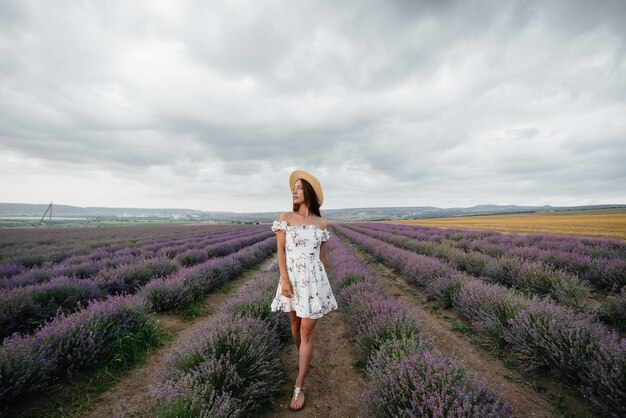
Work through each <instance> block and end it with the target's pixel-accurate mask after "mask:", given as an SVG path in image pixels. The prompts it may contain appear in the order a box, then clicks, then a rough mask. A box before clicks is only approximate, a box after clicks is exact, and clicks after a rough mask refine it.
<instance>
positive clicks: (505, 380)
mask: <svg viewBox="0 0 626 418" xmlns="http://www.w3.org/2000/svg"><path fill="white" fill-rule="evenodd" d="M345 242H346V243H347V244H348V245H349V246H350V247H351V248H352V249H353V250H354V251H355V254H356V255H357V256H358V257H360V258H361V259H362V260H363V261H365V262H366V263H367V264H368V265H369V266H370V267H371V268H372V271H373V272H374V273H375V274H376V275H377V276H378V277H379V278H380V283H381V285H382V286H383V288H384V289H385V291H386V292H387V293H388V294H390V295H393V296H394V297H396V298H398V299H400V300H401V301H402V302H404V303H406V304H407V305H408V306H411V307H413V308H415V309H416V310H417V311H418V312H419V314H420V315H421V317H422V318H423V321H422V325H423V327H424V330H425V331H426V333H427V334H428V335H430V336H432V339H433V342H434V343H435V344H436V346H437V348H439V350H441V351H442V352H443V353H445V354H447V355H448V356H450V357H453V358H457V359H461V360H462V361H464V362H465V363H466V364H467V366H468V367H469V368H470V369H471V370H472V371H474V373H475V374H476V375H477V376H479V377H482V378H485V379H486V380H487V383H488V385H489V387H490V388H491V389H492V390H493V391H494V392H496V393H498V394H500V395H501V396H502V397H503V398H504V399H505V400H506V401H507V402H508V403H509V404H510V405H511V407H512V408H513V413H514V414H515V416H519V417H557V416H559V414H558V413H556V412H555V411H554V408H553V407H552V405H550V403H549V402H548V401H547V400H545V399H544V397H543V396H542V394H540V393H538V392H536V391H535V390H533V389H531V388H529V387H527V386H524V385H523V384H520V383H515V381H517V382H525V381H526V380H527V379H526V378H525V377H524V376H522V375H520V374H519V373H518V372H516V371H515V370H511V369H508V368H506V367H504V365H502V363H501V361H499V360H498V359H496V358H494V357H493V356H492V355H491V354H489V353H487V352H486V351H485V350H483V349H480V348H478V347H476V346H475V345H474V343H472V342H471V341H470V339H469V337H467V336H465V335H462V334H460V333H458V332H456V331H454V330H452V325H451V324H449V323H447V322H445V321H444V320H443V319H441V318H440V317H438V316H437V315H436V314H435V313H433V312H431V309H429V307H428V306H427V304H426V301H425V299H424V297H423V296H422V295H421V294H420V293H419V292H418V291H417V290H416V289H415V288H414V287H412V286H410V285H409V284H407V283H406V282H405V281H404V280H402V279H401V278H400V277H399V276H398V275H397V274H395V273H394V272H393V270H392V269H390V268H388V267H386V266H384V265H383V264H381V263H379V262H378V261H376V260H375V259H374V258H373V257H371V256H370V255H368V254H365V253H364V252H363V251H362V250H360V249H359V248H357V247H356V246H355V245H354V244H352V243H351V242H350V241H348V240H345ZM448 313H449V312H448V311H446V314H448ZM505 376H506V377H505Z"/></svg>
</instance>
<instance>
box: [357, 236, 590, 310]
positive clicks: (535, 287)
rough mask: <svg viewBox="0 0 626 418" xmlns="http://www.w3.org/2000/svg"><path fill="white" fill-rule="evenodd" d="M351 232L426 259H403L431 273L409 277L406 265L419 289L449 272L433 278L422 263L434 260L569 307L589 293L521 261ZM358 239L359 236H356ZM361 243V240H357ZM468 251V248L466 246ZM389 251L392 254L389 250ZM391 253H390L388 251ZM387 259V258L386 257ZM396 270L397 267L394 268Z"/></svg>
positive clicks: (580, 302) (557, 272)
mask: <svg viewBox="0 0 626 418" xmlns="http://www.w3.org/2000/svg"><path fill="white" fill-rule="evenodd" d="M350 229H352V230H354V231H358V232H360V233H363V234H365V235H367V236H372V237H375V238H377V239H380V240H382V241H384V242H387V243H391V244H393V245H394V246H398V247H400V248H406V249H409V250H412V251H417V252H418V253H422V254H425V255H427V256H428V257H425V258H422V259H419V258H416V257H414V256H410V255H404V256H403V258H408V259H409V260H411V263H418V264H419V266H417V268H413V270H415V271H418V272H425V271H427V272H430V276H427V277H420V275H419V274H416V273H412V272H411V271H410V270H411V267H412V266H411V263H405V266H404V269H405V271H404V274H405V276H406V277H407V278H408V279H413V280H414V281H415V282H416V283H417V284H418V285H421V286H426V285H428V283H429V282H430V281H431V280H432V279H433V276H434V277H439V276H442V275H446V274H447V272H448V271H449V268H447V266H446V267H443V266H442V267H439V269H441V270H442V271H444V273H441V274H437V273H435V274H433V273H432V272H433V271H436V270H435V267H434V266H432V267H429V268H427V267H425V266H424V264H425V263H431V264H432V261H429V260H432V258H430V257H431V256H433V257H437V258H440V259H442V260H444V261H446V262H449V263H451V264H452V266H454V267H455V268H458V269H459V270H461V271H464V272H466V273H468V274H470V275H472V276H475V277H482V276H487V277H486V279H487V280H492V281H496V282H498V283H502V284H505V285H509V286H514V287H516V288H518V289H520V290H523V291H526V292H528V293H532V294H536V295H539V296H543V295H549V296H550V297H552V298H553V299H555V300H557V301H559V302H561V303H563V304H566V305H568V306H577V307H582V306H583V304H584V303H585V301H586V300H587V298H588V295H589V289H588V288H587V287H586V286H585V285H584V284H583V283H582V282H581V281H580V280H579V279H578V278H577V277H576V276H572V275H571V274H568V273H565V272H563V271H560V270H557V269H555V268H553V267H551V266H550V265H545V264H543V263H539V262H528V261H524V260H523V259H521V258H515V257H510V256H503V259H502V261H501V260H500V259H495V258H493V257H491V256H488V255H486V254H481V253H479V252H476V251H470V252H466V251H464V250H461V249H459V248H451V247H449V246H447V245H445V244H440V243H432V242H427V241H418V242H416V241H413V240H410V239H409V238H407V237H405V236H399V235H394V234H393V233H390V232H384V231H383V230H381V227H377V228H375V229H369V228H359V227H357V226H355V225H352V226H350ZM356 237H357V238H358V235H357V236H356ZM360 240H363V239H362V238H360ZM468 247H469V245H468ZM391 251H392V250H391ZM387 252H390V250H387ZM387 258H388V257H387ZM394 267H396V268H397V266H394Z"/></svg>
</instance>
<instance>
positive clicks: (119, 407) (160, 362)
mask: <svg viewBox="0 0 626 418" xmlns="http://www.w3.org/2000/svg"><path fill="white" fill-rule="evenodd" d="M275 262H276V257H275V256H273V257H270V258H269V259H268V260H266V261H264V262H263V263H262V264H261V265H260V266H258V267H257V268H255V269H253V270H250V271H248V272H246V273H245V274H243V275H241V276H240V277H238V278H236V279H234V280H231V281H230V282H228V283H229V286H230V287H229V288H228V291H227V292H221V291H219V290H217V291H215V292H213V293H211V294H209V295H208V296H207V297H206V298H204V300H203V301H202V307H203V308H206V309H209V310H210V312H216V311H218V310H219V308H220V306H221V305H222V304H223V303H224V302H225V301H226V300H227V299H229V298H231V297H232V296H233V295H234V294H236V293H237V292H239V291H241V290H242V288H243V287H244V286H245V285H246V284H247V283H248V282H249V281H250V279H252V278H253V277H254V275H255V274H256V273H258V271H259V270H267V269H269V268H270V267H271V266H272V264H274V263H275ZM210 318H211V315H209V316H208V317H202V318H198V319H196V320H195V321H190V322H185V321H183V320H182V319H181V318H180V317H178V316H177V315H171V314H165V315H157V322H158V323H159V325H160V326H161V327H163V328H165V329H166V330H168V331H170V332H172V333H174V334H175V337H174V338H172V339H171V340H169V341H167V342H166V343H165V344H164V345H163V346H161V347H159V348H158V349H157V350H155V351H154V352H153V353H152V354H151V355H150V356H149V358H148V359H147V360H146V362H145V363H144V364H143V365H142V366H141V367H139V368H137V369H135V370H134V371H132V372H131V373H130V374H129V375H128V376H126V377H125V378H124V379H122V380H121V381H120V382H119V383H118V384H117V385H116V386H115V387H114V388H113V389H111V390H110V391H107V392H105V393H104V394H102V396H101V398H100V401H99V402H98V403H97V404H96V405H95V406H94V408H93V409H92V410H91V412H89V413H88V414H86V415H85V416H86V417H89V418H101V417H113V416H122V417H151V416H154V411H153V410H152V409H151V407H153V403H152V402H151V399H150V397H149V395H148V388H149V386H150V385H151V384H153V383H154V382H156V379H157V376H159V372H160V370H161V369H162V368H163V367H164V359H165V354H167V353H168V352H169V350H170V349H171V348H172V347H173V346H175V345H176V344H178V343H180V342H181V341H184V340H185V339H186V338H188V336H189V335H190V333H191V331H192V329H193V328H194V327H195V326H196V325H197V324H198V323H200V322H204V321H208V320H210Z"/></svg>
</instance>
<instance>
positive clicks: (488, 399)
mask: <svg viewBox="0 0 626 418" xmlns="http://www.w3.org/2000/svg"><path fill="white" fill-rule="evenodd" d="M329 250H330V252H329V261H330V265H329V266H330V268H331V269H332V276H331V277H333V278H334V280H333V281H334V285H335V288H336V289H338V291H337V292H336V293H337V298H338V299H339V306H340V309H341V310H342V312H343V314H344V316H345V318H346V321H347V322H348V325H349V329H350V331H351V337H352V339H353V340H354V341H355V343H356V345H357V346H358V348H359V349H360V351H361V354H362V356H363V358H364V359H365V361H366V366H367V369H366V370H367V375H368V377H369V378H370V382H369V385H368V387H367V389H366V391H365V392H364V393H363V397H362V399H363V411H362V412H363V414H364V415H365V416H452V415H454V416H498V417H503V416H511V415H512V413H511V409H510V407H509V406H508V405H507V404H506V403H505V402H503V401H502V400H501V399H499V397H498V396H496V395H495V394H494V393H493V392H491V391H490V390H489V389H488V388H487V386H486V384H485V382H484V381H481V380H479V379H477V378H476V377H475V376H474V375H473V374H472V373H471V372H470V371H469V370H468V369H467V368H466V367H465V366H464V365H463V364H462V363H460V362H459V361H457V360H453V359H451V358H449V357H447V356H445V355H444V354H442V353H441V352H440V351H438V350H437V349H436V347H435V346H434V345H433V343H432V341H431V339H430V338H429V337H428V336H427V335H425V333H424V331H423V330H422V329H421V328H420V326H419V323H420V318H419V317H418V316H417V314H416V313H415V312H414V311H412V310H410V309H409V308H408V307H407V306H405V305H403V304H402V303H401V302H400V301H399V300H397V299H395V298H392V297H390V296H389V295H387V294H385V292H384V291H383V289H382V288H381V287H380V285H379V284H378V283H377V281H376V279H375V278H374V275H373V274H372V272H371V271H370V270H369V268H368V267H367V266H366V265H365V264H364V263H363V262H362V261H360V260H359V259H358V258H357V257H356V256H355V255H354V253H352V251H350V250H349V249H348V247H347V246H346V244H345V243H344V242H342V241H339V240H337V239H335V240H331V241H329Z"/></svg>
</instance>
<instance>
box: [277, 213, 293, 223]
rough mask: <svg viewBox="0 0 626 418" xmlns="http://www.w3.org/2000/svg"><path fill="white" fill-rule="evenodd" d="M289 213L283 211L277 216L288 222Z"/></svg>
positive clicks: (280, 219)
mask: <svg viewBox="0 0 626 418" xmlns="http://www.w3.org/2000/svg"><path fill="white" fill-rule="evenodd" d="M289 215H290V213H289V212H283V213H281V214H280V216H279V217H278V220H279V221H287V222H289V218H290V216H289Z"/></svg>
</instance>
